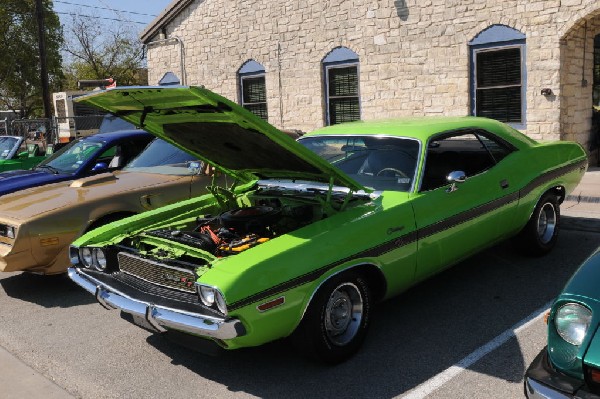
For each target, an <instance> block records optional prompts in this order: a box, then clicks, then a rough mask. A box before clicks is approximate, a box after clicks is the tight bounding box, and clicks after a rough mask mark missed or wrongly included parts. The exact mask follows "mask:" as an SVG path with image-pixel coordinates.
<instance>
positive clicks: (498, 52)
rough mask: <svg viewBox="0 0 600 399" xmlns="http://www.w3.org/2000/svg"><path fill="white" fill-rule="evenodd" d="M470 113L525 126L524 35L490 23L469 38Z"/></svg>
mask: <svg viewBox="0 0 600 399" xmlns="http://www.w3.org/2000/svg"><path fill="white" fill-rule="evenodd" d="M469 49H470V56H471V114H472V115H475V116H483V117H487V118H491V119H496V120H498V121H501V122H506V123H509V124H511V125H512V126H513V127H517V128H524V127H525V104H526V101H525V87H526V85H525V83H526V70H527V69H526V67H525V35H524V34H522V33H521V32H519V31H518V30H516V29H513V28H510V27H508V26H504V25H492V26H490V27H488V28H487V29H485V30H483V31H482V32H480V33H479V34H478V35H477V36H476V37H475V38H474V39H473V40H472V41H470V42H469Z"/></svg>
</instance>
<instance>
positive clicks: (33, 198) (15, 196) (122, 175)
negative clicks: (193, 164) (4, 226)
mask: <svg viewBox="0 0 600 399" xmlns="http://www.w3.org/2000/svg"><path fill="white" fill-rule="evenodd" d="M180 179H188V180H190V181H191V177H190V176H177V175H164V174H157V173H140V172H127V171H116V172H112V173H101V174H98V175H96V176H91V177H86V178H83V179H78V180H74V181H68V182H61V183H54V184H48V185H45V186H40V187H34V188H30V189H26V190H21V191H17V192H15V193H12V194H7V195H3V196H2V198H1V199H0V219H5V218H8V219H11V220H20V221H27V220H29V219H33V218H35V217H37V216H39V215H42V214H44V213H47V212H52V211H55V210H58V209H63V208H65V207H70V206H76V205H78V204H84V203H91V202H93V201H98V200H102V199H107V200H110V199H112V198H115V197H116V196H118V195H119V194H122V193H126V192H129V191H135V190H142V189H143V188H144V187H152V186H156V185H162V184H166V183H168V182H175V181H177V180H180Z"/></svg>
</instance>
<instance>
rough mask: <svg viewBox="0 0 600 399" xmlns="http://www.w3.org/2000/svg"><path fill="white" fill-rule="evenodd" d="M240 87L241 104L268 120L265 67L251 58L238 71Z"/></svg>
mask: <svg viewBox="0 0 600 399" xmlns="http://www.w3.org/2000/svg"><path fill="white" fill-rule="evenodd" d="M238 78H239V87H240V104H241V105H242V107H244V108H246V109H247V110H249V111H250V112H252V113H253V114H254V115H256V116H258V117H260V118H262V119H264V120H268V119H269V115H268V113H267V87H266V84H265V68H264V67H263V66H262V65H261V64H259V63H258V62H256V61H254V60H250V61H248V62H246V63H244V65H242V67H241V68H240V70H239V71H238Z"/></svg>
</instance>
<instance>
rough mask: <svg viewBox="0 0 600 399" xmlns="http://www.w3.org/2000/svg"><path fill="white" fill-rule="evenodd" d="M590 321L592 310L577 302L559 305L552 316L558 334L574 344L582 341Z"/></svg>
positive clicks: (577, 344)
mask: <svg viewBox="0 0 600 399" xmlns="http://www.w3.org/2000/svg"><path fill="white" fill-rule="evenodd" d="M591 321H592V312H591V311H590V310H589V309H588V308H586V307H585V306H582V305H580V304H578V303H567V304H565V305H563V306H561V307H560V308H559V309H558V311H557V312H556V316H555V317H554V325H555V326H556V332H558V335H560V337H561V338H562V339H564V340H565V341H567V342H568V343H570V344H571V345H576V346H579V345H581V343H582V342H583V339H584V338H585V334H586V333H587V330H588V328H589V327H590V323H591Z"/></svg>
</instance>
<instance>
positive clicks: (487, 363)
mask: <svg viewBox="0 0 600 399" xmlns="http://www.w3.org/2000/svg"><path fill="white" fill-rule="evenodd" d="M598 245H600V233H594V232H584V231H576V230H563V231H562V232H561V237H560V240H559V244H558V246H557V248H556V249H555V250H554V251H553V253H552V254H551V255H550V256H546V257H543V258H525V257H523V256H522V255H520V254H518V253H517V252H516V251H515V250H514V249H513V248H512V246H511V244H510V243H503V244H500V245H498V246H496V247H494V248H491V249H489V250H487V251H485V252H483V253H481V254H479V255H477V256H475V257H473V258H471V259H469V260H467V261H465V262H463V263H461V264H459V265H457V266H455V267H453V268H451V269H449V270H447V271H446V272H444V273H442V274H440V275H438V276H437V277H434V278H433V279H430V280H429V281H427V282H425V283H423V284H421V285H419V286H417V287H415V288H413V289H411V290H410V291H408V292H406V293H405V294H403V295H401V296H399V297H397V298H394V299H392V300H390V301H387V302H385V303H383V304H381V305H380V306H379V307H378V308H377V310H376V312H375V315H374V320H373V324H372V326H371V330H370V333H369V336H368V339H367V341H366V344H365V345H364V348H363V350H362V351H361V352H360V353H359V354H358V355H357V356H356V357H354V358H352V359H351V360H350V361H348V362H346V363H344V364H342V365H339V366H337V367H333V368H332V367H324V366H320V365H317V364H313V363H311V362H308V361H306V360H305V359H304V358H302V357H301V355H299V354H298V353H296V352H295V351H294V350H293V349H292V348H291V346H290V345H289V344H288V342H287V341H285V340H283V341H279V342H275V343H272V344H270V345H266V346H263V347H259V348H251V349H245V350H239V351H234V352H227V353H225V354H224V355H222V356H219V357H208V356H205V355H202V354H198V353H196V352H193V351H190V350H188V349H186V348H183V347H181V346H178V345H176V344H173V343H171V342H169V341H167V340H165V339H163V338H162V337H160V336H156V335H152V334H151V333H149V332H146V331H145V330H142V329H140V328H138V327H135V326H133V325H130V324H129V323H127V322H126V321H124V320H122V319H120V318H119V316H118V313H117V312H116V311H107V310H105V309H103V308H102V307H101V306H100V305H98V304H96V303H95V302H94V300H93V299H92V297H91V296H90V295H88V294H87V293H85V292H83V290H81V289H79V288H78V287H77V286H75V285H74V284H73V283H71V282H70V280H68V279H66V278H60V277H40V276H34V275H28V274H20V273H6V274H2V275H0V304H1V305H2V306H1V308H0V346H2V347H3V348H5V349H6V350H7V351H8V352H10V353H11V354H13V355H14V356H15V357H16V358H17V359H20V360H21V361H22V362H23V363H25V364H26V365H28V366H30V368H32V369H33V370H36V371H37V372H38V373H40V374H41V375H43V376H45V377H46V379H47V380H48V381H53V382H54V383H56V385H58V387H60V388H62V389H60V388H59V389H58V393H57V395H58V396H54V397H57V398H61V397H70V396H74V397H81V398H138V397H145V398H163V397H170V398H184V397H207V398H208V397H211V398H214V397H227V398H229V397H231V398H238V397H266V398H269V397H271V398H280V397H290V398H294V397H298V398H300V397H356V398H361V397H379V398H395V397H406V398H424V397H427V398H449V397H452V398H462V397H465V398H466V397H469V398H508V397H515V398H517V397H522V377H523V373H524V371H525V369H526V367H527V365H528V364H529V362H530V361H531V360H532V359H533V357H534V356H535V355H536V354H537V353H538V351H539V350H540V349H541V348H542V347H543V346H544V345H545V332H544V324H543V321H541V318H540V317H537V318H535V317H536V316H538V315H539V314H540V313H543V310H544V309H545V308H546V307H547V306H548V304H549V302H550V301H551V299H552V298H553V297H554V296H556V294H557V293H558V292H559V291H560V289H561V288H562V286H563V285H564V284H565V282H566V280H567V279H568V278H569V276H570V275H571V274H572V273H573V272H574V271H575V269H576V268H577V266H578V265H579V264H580V263H581V262H582V261H583V260H584V259H585V258H586V257H587V256H588V255H589V254H590V253H591V252H592V251H593V250H594V249H595V248H596V247H597V246H598ZM527 321H529V323H528V324H524V323H526V322H527ZM515 330H516V333H515V332H514V331H515ZM1 359H2V358H1V357H0V360H1ZM3 373H5V372H3ZM58 387H57V388H58ZM20 397H23V396H20ZM45 397H47V396H45Z"/></svg>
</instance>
